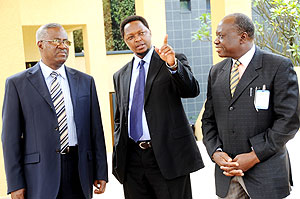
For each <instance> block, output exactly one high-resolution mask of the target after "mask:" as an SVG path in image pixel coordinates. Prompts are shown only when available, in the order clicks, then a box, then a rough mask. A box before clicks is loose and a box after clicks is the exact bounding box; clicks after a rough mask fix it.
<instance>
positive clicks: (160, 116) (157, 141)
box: [113, 51, 204, 183]
mask: <svg viewBox="0 0 300 199" xmlns="http://www.w3.org/2000/svg"><path fill="white" fill-rule="evenodd" d="M177 57H178V70H177V73H175V74H173V75H172V74H171V73H170V71H169V69H167V67H166V64H165V62H164V61H163V60H161V59H160V57H159V56H158V54H157V53H156V52H155V51H154V52H153V55H152V58H151V62H150V66H149V71H148V75H147V80H146V85H145V97H144V109H145V113H146V119H147V123H148V127H149V131H150V136H151V142H152V146H153V151H154V154H155V157H156V160H157V163H158V166H159V168H160V171H161V173H162V175H163V176H164V177H165V178H166V179H173V178H176V177H178V176H182V175H186V174H189V173H191V172H193V171H197V170H198V169H200V168H202V167H204V165H203V162H202V159H201V155H200V152H199V149H198V146H197V144H196V141H195V137H194V135H193V132H192V129H191V127H190V124H189V121H188V119H187V117H186V115H185V112H184V109H183V106H182V103H181V98H187V97H196V96H197V95H198V94H199V85H198V82H197V80H196V79H195V78H194V76H193V74H192V72H191V69H190V67H189V65H188V62H187V59H186V57H185V56H184V55H183V54H180V55H178V56H177ZM132 65H133V60H132V61H131V62H129V63H127V64H126V65H125V66H124V67H123V68H121V69H120V70H119V71H118V72H116V73H115V74H114V86H115V91H116V103H117V104H116V114H115V124H116V128H115V132H114V138H115V139H114V141H115V143H114V152H113V174H114V175H115V177H116V178H117V179H118V180H119V181H120V182H121V183H123V181H124V176H125V172H126V171H125V166H126V153H127V141H128V139H129V137H128V124H127V123H128V108H129V90H130V89H129V88H130V79H131V71H132Z"/></svg>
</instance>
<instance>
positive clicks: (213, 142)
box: [202, 71, 222, 158]
mask: <svg viewBox="0 0 300 199" xmlns="http://www.w3.org/2000/svg"><path fill="white" fill-rule="evenodd" d="M202 134H203V143H204V145H205V147H206V150H207V152H208V154H209V156H210V157H211V158H212V156H213V154H214V152H215V151H216V150H217V149H218V148H222V142H221V140H220V138H219V135H218V128H217V122H216V119H215V113H214V107H213V100H212V94H211V71H210V74H209V77H208V84H207V99H206V102H205V109H204V112H203V116H202Z"/></svg>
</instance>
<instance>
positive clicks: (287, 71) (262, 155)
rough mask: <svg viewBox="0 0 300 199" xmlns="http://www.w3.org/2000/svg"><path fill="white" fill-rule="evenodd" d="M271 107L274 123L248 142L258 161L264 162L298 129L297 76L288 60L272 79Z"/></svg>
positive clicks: (285, 60) (284, 61)
mask: <svg viewBox="0 0 300 199" xmlns="http://www.w3.org/2000/svg"><path fill="white" fill-rule="evenodd" d="M273 92H274V93H273V95H272V93H271V98H270V106H272V105H273V115H274V116H273V118H274V122H273V125H272V126H271V128H268V129H267V130H266V131H265V132H262V133H260V134H258V135H256V136H254V137H252V138H250V142H251V144H252V146H253V149H254V151H255V153H256V155H257V157H258V158H259V160H260V161H264V160H266V159H268V158H269V157H271V156H272V155H273V154H275V153H276V152H277V151H278V150H280V149H282V147H283V146H284V145H285V144H286V143H287V142H288V141H289V140H290V139H292V138H293V137H294V136H295V134H296V132H297V131H298V128H299V118H298V113H297V106H298V98H299V89H298V81H297V75H296V73H295V71H294V70H293V65H292V63H291V61H290V60H288V59H284V60H283V61H282V63H281V64H280V65H279V68H278V71H277V73H276V75H275V77H274V88H273Z"/></svg>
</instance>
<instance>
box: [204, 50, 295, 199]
mask: <svg viewBox="0 0 300 199" xmlns="http://www.w3.org/2000/svg"><path fill="white" fill-rule="evenodd" d="M231 65H232V62H231V59H225V60H223V61H222V62H220V63H218V64H216V65H215V66H213V67H212V68H211V71H210V73H209V79H208V90H207V102H206V104H205V111H204V114H203V119H202V131H203V136H204V139H203V142H204V144H205V146H206V148H207V151H208V153H209V155H210V156H212V155H213V153H214V152H215V151H216V149H217V148H219V147H220V148H222V149H223V151H224V152H226V153H228V154H229V156H231V157H232V158H234V157H235V156H236V155H238V154H241V153H247V152H250V151H251V150H252V149H251V147H253V149H254V151H255V153H256V155H257V156H258V158H259V160H260V161H261V162H260V163H258V164H257V165H255V166H254V167H253V168H251V169H250V170H248V171H246V172H245V176H244V177H243V179H244V182H245V184H246V188H247V190H248V192H249V194H250V197H251V198H253V199H256V198H261V199H266V198H272V199H277V198H280V199H281V198H284V197H286V196H287V195H289V183H291V184H292V179H291V172H290V161H289V157H288V152H287V149H286V146H285V144H286V143H287V141H289V140H290V139H292V138H293V137H294V135H295V133H296V132H297V130H298V128H299V119H298V116H297V106H298V97H299V90H298V82H297V76H296V73H295V71H294V70H293V65H292V63H291V61H290V60H289V59H287V58H284V57H281V56H278V55H275V54H271V53H267V52H265V51H262V50H260V49H258V48H256V52H255V54H254V57H253V58H252V60H251V62H250V63H249V65H248V67H247V69H246V71H245V73H244V74H243V76H242V78H241V80H240V82H239V83H238V85H237V88H236V91H235V94H234V97H233V98H231V95H230V89H229V77H230V70H231ZM263 85H266V88H267V90H269V91H270V100H269V108H268V109H267V110H258V111H256V109H255V107H254V93H253V95H252V96H250V91H251V90H253V92H254V90H255V88H256V87H257V88H260V89H261V88H262V86H263ZM215 177H216V189H217V195H218V196H220V197H225V196H226V195H227V191H228V187H229V183H230V180H231V177H227V176H225V175H223V174H222V170H221V169H220V168H219V166H218V165H216V168H215Z"/></svg>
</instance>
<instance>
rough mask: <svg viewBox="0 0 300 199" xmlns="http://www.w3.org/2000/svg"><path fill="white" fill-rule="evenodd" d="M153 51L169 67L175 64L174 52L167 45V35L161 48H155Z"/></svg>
mask: <svg viewBox="0 0 300 199" xmlns="http://www.w3.org/2000/svg"><path fill="white" fill-rule="evenodd" d="M155 51H156V52H157V54H158V55H159V56H160V58H161V59H162V60H164V61H165V62H167V63H168V65H169V66H173V65H174V64H175V52H174V50H173V48H172V47H171V46H170V45H168V35H166V36H165V39H164V44H163V46H162V47H161V48H160V49H159V48H155Z"/></svg>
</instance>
